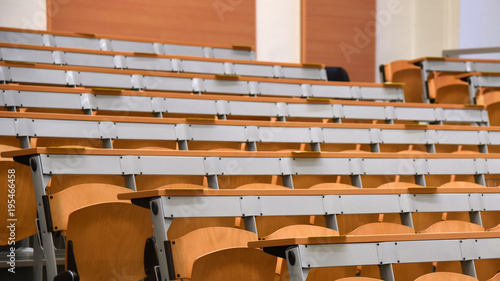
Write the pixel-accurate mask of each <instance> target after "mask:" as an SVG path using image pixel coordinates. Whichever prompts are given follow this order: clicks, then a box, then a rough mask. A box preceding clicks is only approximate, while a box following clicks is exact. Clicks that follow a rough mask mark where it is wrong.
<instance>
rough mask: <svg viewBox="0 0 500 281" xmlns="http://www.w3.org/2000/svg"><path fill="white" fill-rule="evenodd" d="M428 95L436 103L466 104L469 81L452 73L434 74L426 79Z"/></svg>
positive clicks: (468, 99)
mask: <svg viewBox="0 0 500 281" xmlns="http://www.w3.org/2000/svg"><path fill="white" fill-rule="evenodd" d="M428 85H429V87H428V88H429V97H430V98H431V99H434V100H435V102H436V103H454V104H468V103H470V98H469V83H467V82H465V81H462V80H460V79H459V78H457V77H455V76H454V75H439V76H434V77H433V78H432V79H429V81H428Z"/></svg>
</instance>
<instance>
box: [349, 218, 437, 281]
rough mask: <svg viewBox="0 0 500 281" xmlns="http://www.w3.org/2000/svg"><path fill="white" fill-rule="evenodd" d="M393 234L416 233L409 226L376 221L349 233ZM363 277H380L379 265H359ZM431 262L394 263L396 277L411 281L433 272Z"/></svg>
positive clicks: (400, 280) (403, 280) (401, 280)
mask: <svg viewBox="0 0 500 281" xmlns="http://www.w3.org/2000/svg"><path fill="white" fill-rule="evenodd" d="M391 234H415V230H414V229H413V228H411V227H409V226H405V225H402V224H398V223H389V222H374V223H367V224H364V225H362V226H360V227H358V228H356V229H355V230H353V231H351V232H350V233H349V234H348V235H384V236H385V235H391ZM358 269H359V270H360V274H361V276H363V277H371V278H380V270H379V268H378V266H371V265H368V266H358ZM431 270H432V264H430V263H404V264H393V271H394V277H395V279H396V280H398V281H410V280H413V279H415V278H416V277H417V276H420V275H422V274H425V273H428V272H431Z"/></svg>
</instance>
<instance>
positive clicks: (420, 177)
mask: <svg viewBox="0 0 500 281" xmlns="http://www.w3.org/2000/svg"><path fill="white" fill-rule="evenodd" d="M415 183H416V184H418V185H421V186H427V185H426V183H425V176H424V175H415Z"/></svg>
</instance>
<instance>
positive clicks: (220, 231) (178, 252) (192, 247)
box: [170, 227, 276, 279]
mask: <svg viewBox="0 0 500 281" xmlns="http://www.w3.org/2000/svg"><path fill="white" fill-rule="evenodd" d="M255 240H257V235H256V234H255V233H252V232H249V231H246V230H242V229H237V228H229V227H205V228H200V229H196V230H194V231H191V232H189V233H188V234H186V235H184V236H182V237H179V238H177V239H173V240H170V245H171V249H172V257H173V265H174V270H175V276H176V278H181V279H182V278H188V279H189V278H191V276H192V273H193V271H194V269H193V267H194V263H195V261H196V260H197V259H198V258H200V257H202V256H204V255H206V254H209V253H211V252H214V251H218V250H223V249H230V248H241V247H244V248H246V247H247V243H248V242H250V241H255ZM275 266H276V264H273V265H272V268H273V271H274V268H275Z"/></svg>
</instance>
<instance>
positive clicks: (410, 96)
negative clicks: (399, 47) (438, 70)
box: [383, 60, 423, 102]
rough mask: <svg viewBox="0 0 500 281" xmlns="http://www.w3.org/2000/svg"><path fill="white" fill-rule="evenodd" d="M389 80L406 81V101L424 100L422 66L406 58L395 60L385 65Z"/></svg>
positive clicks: (385, 72)
mask: <svg viewBox="0 0 500 281" xmlns="http://www.w3.org/2000/svg"><path fill="white" fill-rule="evenodd" d="M383 71H384V77H385V81H387V82H396V83H404V85H403V92H404V94H405V102H422V92H423V91H422V73H421V70H420V67H418V66H416V65H414V64H412V63H410V62H409V61H406V60H399V61H393V62H391V63H388V64H386V65H385V66H384V70H383Z"/></svg>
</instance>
